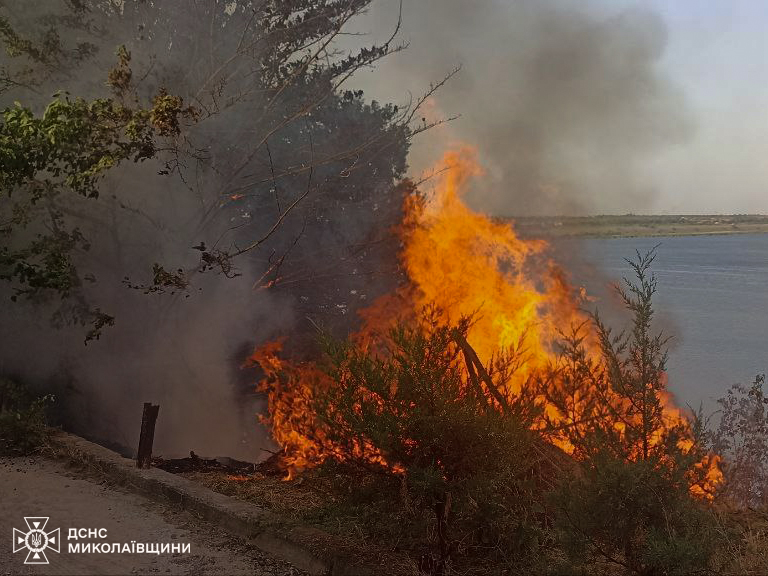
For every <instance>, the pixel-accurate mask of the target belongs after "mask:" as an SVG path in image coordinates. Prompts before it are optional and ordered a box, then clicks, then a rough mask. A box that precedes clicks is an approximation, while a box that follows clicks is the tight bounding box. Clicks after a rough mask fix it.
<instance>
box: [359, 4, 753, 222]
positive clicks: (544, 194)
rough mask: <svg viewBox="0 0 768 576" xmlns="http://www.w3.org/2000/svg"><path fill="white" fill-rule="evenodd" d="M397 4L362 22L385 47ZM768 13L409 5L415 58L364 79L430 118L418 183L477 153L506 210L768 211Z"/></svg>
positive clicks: (417, 147) (479, 196)
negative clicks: (451, 152)
mask: <svg viewBox="0 0 768 576" xmlns="http://www.w3.org/2000/svg"><path fill="white" fill-rule="evenodd" d="M398 4H399V1H398V0H377V2H375V3H374V5H373V7H372V8H371V10H370V11H369V13H368V14H367V15H366V16H365V17H363V18H361V20H360V21H358V22H355V23H354V27H355V28H356V31H359V32H363V33H366V34H368V36H365V37H364V38H365V39H366V40H370V39H374V40H376V39H380V38H383V37H384V36H385V35H386V34H387V33H388V32H389V31H391V29H392V27H393V26H394V24H395V22H396V21H397V13H398ZM767 27H768V2H764V1H757V0H731V1H725V0H677V1H673V0H672V1H663V0H641V1H637V0H634V1H632V0H591V1H585V0H473V1H472V2H469V1H467V0H403V25H402V29H401V33H400V38H401V39H402V40H403V41H405V42H407V43H409V46H408V48H407V50H405V51H403V52H401V53H399V54H395V55H393V56H391V57H390V58H389V59H388V60H386V61H385V62H384V63H382V64H380V65H379V66H378V67H377V69H375V70H373V71H370V72H362V73H359V74H358V75H357V77H356V78H355V79H354V80H353V84H354V85H355V87H360V88H363V89H364V90H365V91H366V93H367V94H368V95H369V96H370V97H372V98H377V99H380V100H383V101H394V102H399V103H403V102H406V103H407V102H408V101H409V98H411V96H412V95H413V96H418V95H419V94H421V93H423V92H424V90H425V89H427V88H428V86H429V83H430V82H434V81H439V80H440V79H441V78H442V76H443V75H444V74H446V73H448V72H450V70H451V69H452V68H453V67H454V66H457V65H461V67H462V69H461V70H460V72H459V73H458V74H457V75H456V77H455V78H453V79H452V80H451V81H450V82H449V83H448V84H447V85H446V86H445V87H444V88H442V89H441V90H440V91H439V92H438V93H437V94H436V96H435V98H434V99H431V100H430V101H429V102H428V103H427V106H426V107H425V109H424V113H423V115H424V116H425V117H426V118H428V119H436V118H440V117H447V116H452V115H456V114H459V115H461V117H460V118H459V119H457V120H455V121H453V122H451V123H450V124H449V125H448V126H444V127H441V128H438V129H435V130H433V131H430V132H427V133H425V134H423V135H420V136H419V137H417V139H416V140H415V141H414V145H413V151H412V155H411V168H412V172H413V174H414V175H415V176H418V175H420V174H422V173H423V171H424V170H426V169H427V168H428V167H429V166H432V165H434V164H435V163H436V162H437V161H438V160H439V158H440V156H441V155H442V152H443V151H444V150H445V148H446V147H450V146H456V145H459V144H468V145H470V146H472V147H474V148H476V149H477V150H478V158H479V161H480V163H481V164H482V165H483V166H484V168H485V169H486V175H485V177H484V179H483V181H482V182H478V183H476V184H475V186H474V188H473V189H472V191H471V192H470V193H469V198H468V199H469V201H470V204H472V205H473V207H475V208H478V209H482V210H485V211H487V212H491V213H494V214H497V215H529V214H596V213H630V212H631V213H662V214H676V213H687V214H691V213H768V193H767V192H768V163H766V162H765V161H764V159H763V157H764V156H765V154H766V152H768V34H765V31H766V29H768V28H767Z"/></svg>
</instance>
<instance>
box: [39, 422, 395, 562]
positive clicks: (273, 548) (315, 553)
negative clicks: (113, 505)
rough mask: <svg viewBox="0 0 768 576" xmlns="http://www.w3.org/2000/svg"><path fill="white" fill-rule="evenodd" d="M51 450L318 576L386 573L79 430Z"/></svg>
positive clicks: (307, 530) (313, 532)
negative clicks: (139, 464) (139, 463)
mask: <svg viewBox="0 0 768 576" xmlns="http://www.w3.org/2000/svg"><path fill="white" fill-rule="evenodd" d="M45 452H46V453H48V454H49V455H50V456H53V457H55V458H56V459H59V460H65V461H68V462H69V463H71V464H74V465H79V466H84V467H86V468H87V469H88V470H89V471H91V472H94V473H96V474H98V475H100V476H104V477H107V478H109V479H110V480H111V481H112V482H114V483H116V484H118V485H120V486H122V487H123V488H125V489H127V490H129V491H131V492H135V493H138V494H141V495H143V496H145V497H148V498H150V499H152V500H155V501H159V502H163V503H168V502H170V503H173V504H176V505H178V506H180V507H181V508H183V509H185V510H188V511H190V512H193V513H194V514H195V515H197V516H198V517H200V518H201V519H202V520H205V521H207V522H211V523H214V524H216V525H217V526H219V527H221V528H222V529H223V530H225V531H226V532H228V533H229V534H231V535H233V536H236V537H238V538H242V539H244V540H246V541H247V542H249V543H250V544H253V545H254V546H256V547H257V548H259V549H260V550H262V551H264V552H266V553H267V554H271V555H272V556H275V557H277V558H280V559H281V560H285V561H287V562H289V563H291V564H293V565H294V566H296V567H297V568H299V569H301V570H304V571H305V572H307V573H309V574H311V575H312V576H352V575H355V576H375V575H376V574H379V573H380V572H379V571H378V570H376V569H372V568H371V567H370V566H366V565H363V564H360V563H359V561H360V557H359V556H357V557H355V556H353V555H351V554H349V553H347V552H341V551H339V549H338V547H335V546H334V537H333V536H332V535H330V534H327V533H325V532H323V531H321V530H318V529H317V528H313V527H310V526H303V525H298V524H296V523H293V522H288V521H285V520H283V519H281V518H279V517H278V516H277V515H275V514H273V513H272V512H270V511H269V510H266V509H264V508H262V507H260V506H257V505H256V504H252V503H249V502H245V501H243V500H238V499H236V498H231V497H229V496H225V495H224V494H220V493H218V492H214V491H212V490H210V489H208V488H205V487H204V486H201V485H199V484H197V483H195V482H193V481H191V480H188V479H187V478H184V477H182V476H178V475H175V474H171V473H170V472H166V471H164V470H160V469H159V468H148V469H139V468H137V467H136V462H135V461H134V460H131V459H128V458H124V457H123V456H121V455H119V454H117V453H116V452H113V451H111V450H109V449H108V448H105V447H103V446H100V445H98V444H94V443H93V442H90V441H88V440H85V439H84V438H81V437H79V436H75V435H74V434H70V433H68V432H63V431H60V430H57V431H54V432H52V433H51V435H50V437H49V440H48V446H47V449H46V450H45ZM309 542H312V544H309ZM319 543H321V544H319Z"/></svg>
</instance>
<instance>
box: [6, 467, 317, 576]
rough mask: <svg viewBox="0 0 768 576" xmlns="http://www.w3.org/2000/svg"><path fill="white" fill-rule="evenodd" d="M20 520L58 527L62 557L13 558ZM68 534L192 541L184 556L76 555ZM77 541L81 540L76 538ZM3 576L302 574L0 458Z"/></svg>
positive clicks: (204, 530)
mask: <svg viewBox="0 0 768 576" xmlns="http://www.w3.org/2000/svg"><path fill="white" fill-rule="evenodd" d="M25 516H43V517H49V518H50V519H49V521H48V524H47V526H46V527H45V531H46V532H50V531H51V530H55V529H56V528H60V529H61V551H60V553H56V552H54V551H51V550H50V549H48V550H46V551H45V554H46V556H47V558H48V561H49V562H50V564H48V565H36V566H32V565H25V564H24V560H25V558H26V556H27V551H26V549H24V550H22V551H19V552H17V553H15V554H14V553H13V552H12V545H11V542H12V537H13V529H14V528H18V529H19V530H22V531H23V532H25V533H26V532H27V527H26V524H25V522H24V517H25ZM69 528H85V529H88V528H95V529H99V528H104V529H106V531H107V538H105V539H103V540H102V539H98V538H96V539H92V540H84V541H82V542H86V543H94V544H95V543H102V542H104V543H107V542H109V543H120V544H121V547H122V544H123V543H128V544H129V545H130V543H131V541H132V540H133V541H136V542H145V543H154V542H157V543H160V544H164V543H170V544H176V543H184V544H186V543H189V544H190V545H191V552H190V553H189V554H178V553H177V554H161V555H156V554H112V553H106V554H105V553H89V554H82V553H81V554H75V553H69V552H68V551H67V545H68V544H69V543H70V542H75V541H74V540H68V539H67V536H68V533H69V530H68V529H69ZM77 542H80V540H78V541H77ZM0 574H2V575H7V574H48V575H52V574H56V575H70V574H71V575H75V574H77V575H80V574H82V575H91V574H93V575H97V574H98V575H101V574H104V575H111V574H211V575H212V574H227V575H229V574H233V575H234V574H249V575H251V576H266V575H275V576H289V575H290V576H299V575H302V574H303V572H301V571H299V570H298V569H296V568H294V567H292V566H290V565H289V564H287V563H285V562H283V561H281V560H277V559H274V558H270V557H269V556H267V555H265V554H264V553H262V552H261V551H259V550H258V549H256V548H255V547H253V546H250V545H247V544H246V543H244V542H243V541H242V540H239V539H237V538H233V537H231V536H229V535H228V534H226V533H224V532H223V531H221V530H220V529H218V528H216V527H214V526H212V525H210V524H208V523H205V522H203V521H201V520H199V519H197V518H195V517H194V516H192V515H191V514H190V513H188V512H185V511H181V510H179V509H177V508H174V507H172V506H163V505H160V504H157V503H155V502H152V501H150V500H147V499H145V498H143V497H141V496H137V495H134V494H130V493H127V492H125V491H123V490H121V489H120V488H118V487H115V486H112V485H109V484H108V483H106V482H102V483H99V482H98V480H96V479H94V478H92V477H88V476H85V475H83V474H81V473H79V472H77V471H75V470H72V469H70V468H68V467H67V466H66V465H65V464H63V463H60V462H57V461H53V460H49V459H46V458H38V457H32V458H30V457H27V458H0Z"/></svg>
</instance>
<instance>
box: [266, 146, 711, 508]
mask: <svg viewBox="0 0 768 576" xmlns="http://www.w3.org/2000/svg"><path fill="white" fill-rule="evenodd" d="M444 164H445V165H446V166H448V167H450V169H449V170H444V171H442V172H441V173H440V174H441V175H440V178H439V180H438V181H437V183H436V186H435V187H434V190H433V191H432V193H431V195H430V196H429V197H427V198H425V199H424V200H423V201H419V200H418V199H414V198H410V199H408V200H407V201H406V205H405V217H404V222H403V227H402V232H401V235H402V238H403V244H404V247H403V250H402V253H401V262H402V265H403V267H404V269H405V271H406V273H407V276H408V280H409V285H408V286H406V287H404V288H402V289H401V290H400V291H399V292H398V293H395V294H390V295H387V296H385V297H383V298H381V299H379V300H378V301H377V302H375V303H374V304H373V305H372V306H371V307H369V308H368V309H366V310H364V311H363V312H362V313H361V317H362V319H363V326H362V328H361V330H360V332H359V334H358V339H359V341H360V342H362V343H366V342H369V341H372V340H373V339H372V335H375V334H377V333H382V332H384V331H386V329H387V328H389V326H390V325H391V324H393V322H394V321H395V319H403V318H414V317H416V316H417V315H418V313H419V311H421V310H422V309H424V308H425V307H427V306H429V305H432V304H436V305H437V306H439V308H440V311H441V312H442V313H443V314H444V316H445V318H444V319H445V320H446V321H447V322H451V323H455V322H457V321H458V320H459V319H460V318H461V317H463V316H473V318H474V322H473V324H472V326H471V327H470V330H469V333H468V336H467V339H468V341H469V342H470V344H471V346H472V347H473V348H474V350H475V351H476V352H477V355H478V357H479V358H480V360H481V361H482V362H483V363H488V362H489V361H490V360H491V358H492V357H493V355H494V354H497V353H498V352H499V351H500V350H510V349H515V350H517V351H518V352H520V353H521V357H522V358H524V362H523V363H522V365H521V366H520V368H519V369H518V370H517V371H515V373H514V374H513V375H512V378H511V380H510V381H509V382H508V383H507V386H508V387H509V388H510V389H509V390H507V392H510V393H519V392H520V391H521V390H522V389H523V386H524V385H525V384H526V382H527V381H528V379H529V377H531V376H532V375H535V374H537V373H538V372H540V371H542V370H544V369H545V368H546V367H547V366H548V365H550V363H551V362H553V361H555V360H556V358H557V353H556V351H555V350H554V349H553V343H554V342H556V341H557V340H558V339H559V337H560V335H561V330H563V329H567V328H568V327H570V326H578V325H582V324H583V323H584V322H585V321H587V319H588V318H587V316H586V315H585V314H584V313H583V312H582V311H581V309H580V305H581V304H582V302H583V301H584V299H585V298H586V295H585V293H584V290H583V288H582V289H578V290H574V289H573V288H572V287H571V286H570V284H569V283H568V281H567V279H566V276H565V274H564V272H563V271H562V269H560V268H559V267H558V266H557V265H556V264H555V263H554V262H553V261H552V260H551V259H550V258H548V257H547V248H548V246H547V243H546V242H545V241H543V240H535V239H521V238H520V237H519V236H518V235H517V234H516V232H515V231H514V229H513V228H512V226H511V225H510V224H509V223H506V222H504V223H502V222H494V221H493V220H492V219H490V218H488V217H487V216H485V215H482V214H479V213H476V212H473V211H472V210H471V209H470V208H468V207H467V205H466V204H464V202H463V201H462V199H461V192H462V190H463V189H464V188H465V186H466V183H467V181H468V180H469V179H470V178H471V177H473V176H477V175H479V174H480V173H481V170H480V168H479V166H478V164H477V162H476V161H475V155H474V153H473V151H472V150H470V149H466V148H465V149H461V150H459V151H456V152H449V153H447V154H446V155H445V158H444ZM588 338H589V336H588ZM585 344H586V346H587V348H589V349H591V350H593V351H594V352H593V353H594V354H595V356H597V355H598V354H597V350H598V348H597V345H596V343H595V342H594V341H592V340H589V339H587V340H586V341H585ZM279 349H280V344H279V343H270V344H267V345H265V346H263V347H261V348H260V349H258V350H257V351H256V352H255V353H254V355H253V357H252V358H251V362H253V363H257V364H259V365H260V366H261V367H262V369H263V370H264V371H265V373H266V377H265V379H264V380H263V381H262V382H261V383H260V384H259V389H260V390H262V391H265V392H267V393H268V398H269V416H268V417H267V418H266V419H265V422H266V423H267V424H268V425H270V426H271V429H272V433H273V436H274V439H275V440H276V442H277V443H278V444H279V445H280V446H282V447H283V448H284V449H285V454H286V464H287V469H288V471H289V476H290V475H293V474H294V473H295V471H296V470H298V469H301V468H304V467H308V466H312V465H315V464H317V463H319V462H322V461H323V460H324V459H325V458H327V457H328V456H330V455H332V454H333V453H334V447H333V446H332V445H331V444H330V443H329V442H328V441H327V439H326V438H325V436H324V435H323V433H322V429H321V428H320V427H318V426H316V424H315V423H314V421H313V418H312V413H313V410H312V391H313V390H316V389H318V387H323V386H332V385H333V383H332V382H330V381H329V379H328V377H327V376H326V375H325V374H324V373H323V372H322V371H321V370H319V369H318V368H317V367H316V366H315V365H314V364H312V363H307V364H300V365H293V364H289V363H286V362H283V361H282V360H281V359H280V358H279V355H278V353H279ZM608 401H609V402H613V401H616V402H621V400H619V399H615V400H613V399H610V398H609V399H608ZM661 402H662V406H663V409H664V422H665V425H667V426H668V427H669V428H670V429H671V428H672V427H676V426H682V428H683V429H684V430H686V431H688V433H689V436H690V426H689V424H688V420H687V419H686V418H685V416H684V415H683V413H682V412H681V411H680V410H679V409H678V408H677V407H675V405H674V402H673V401H672V398H671V396H670V395H669V394H666V393H665V394H663V396H662V397H661ZM544 408H545V415H546V417H547V420H548V421H549V423H550V424H551V423H553V422H554V423H556V424H558V423H559V424H572V423H573V421H572V420H570V419H569V418H568V417H566V416H565V415H563V414H562V413H560V412H559V410H557V409H556V408H555V407H554V406H551V405H545V406H544ZM539 424H540V425H541V427H544V425H545V422H543V421H542V422H541V423H538V424H537V425H539ZM622 426H623V423H621V422H616V424H615V428H616V430H617V431H618V432H620V433H622V430H621V427H622ZM660 440H661V438H654V439H652V441H654V442H659V441H660ZM554 441H555V443H556V444H557V445H558V446H559V447H560V448H562V449H563V450H565V451H566V452H569V453H570V452H572V451H573V447H572V446H571V445H570V444H569V443H568V441H567V440H566V439H564V438H559V439H557V438H556V439H555V440H554ZM693 444H694V443H693V440H692V439H691V438H690V437H684V438H683V439H681V441H680V443H679V446H680V448H681V449H682V450H683V451H685V452H687V451H689V450H690V449H691V448H692V447H693ZM358 450H359V451H361V452H363V451H364V452H366V454H369V455H370V458H371V460H372V461H375V462H378V463H380V464H385V465H386V462H385V461H384V459H383V458H382V457H381V455H380V454H377V453H376V452H375V451H373V450H371V448H370V447H363V446H361V447H358ZM718 462H719V457H718V456H716V455H710V456H707V457H706V458H705V459H704V460H703V461H702V462H700V463H699V464H698V465H697V466H698V471H699V472H703V471H706V472H705V473H702V474H699V475H700V476H704V477H705V478H704V480H698V479H697V480H694V479H692V480H691V482H692V487H691V492H692V493H693V494H695V495H697V496H699V497H702V498H711V496H712V493H713V492H714V490H715V489H716V487H717V486H718V485H719V484H720V483H721V482H722V473H721V472H720V469H719V466H718Z"/></svg>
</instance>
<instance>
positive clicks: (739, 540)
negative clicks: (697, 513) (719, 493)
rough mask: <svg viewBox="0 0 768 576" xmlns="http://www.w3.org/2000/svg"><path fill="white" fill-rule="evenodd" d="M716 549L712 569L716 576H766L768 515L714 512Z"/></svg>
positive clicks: (746, 511) (761, 513)
mask: <svg viewBox="0 0 768 576" xmlns="http://www.w3.org/2000/svg"><path fill="white" fill-rule="evenodd" d="M716 516H717V519H718V531H719V538H718V540H719V542H720V546H719V547H718V550H717V552H716V554H715V558H714V565H715V568H716V571H717V572H718V573H719V574H728V575H733V576H737V575H742V574H743V575H755V576H757V575H761V576H762V575H764V574H768V511H765V510H739V511H737V510H729V509H721V510H718V511H716Z"/></svg>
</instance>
